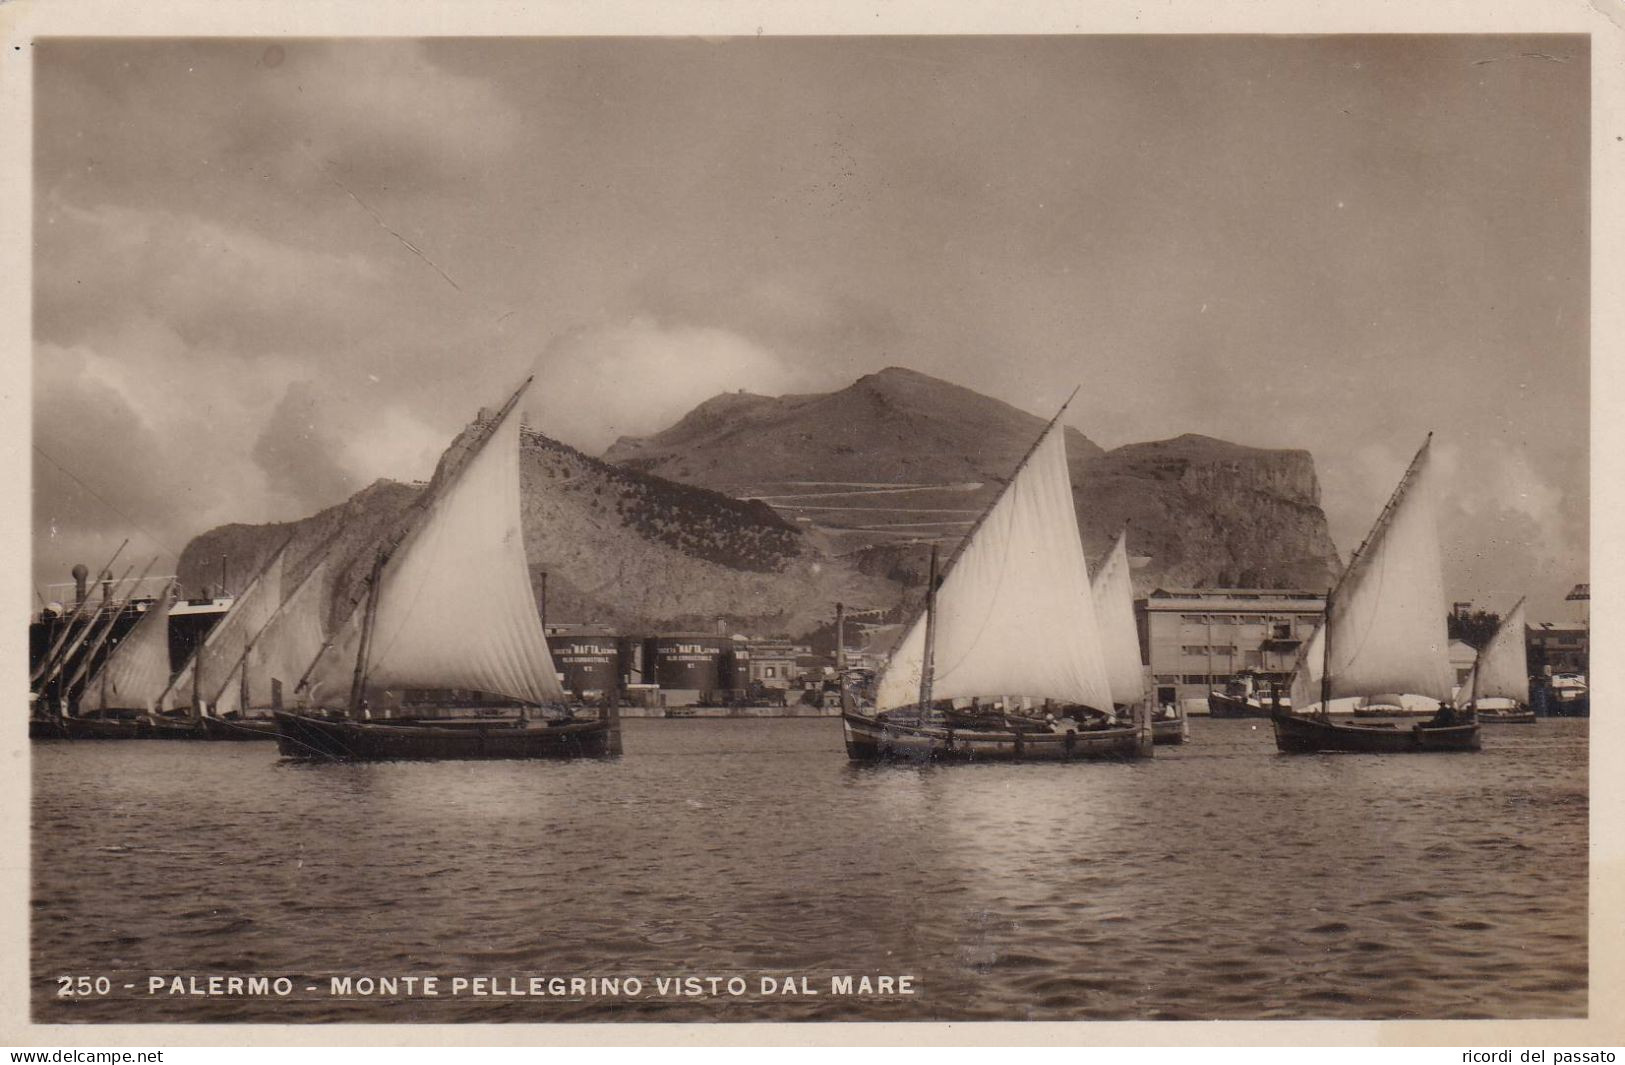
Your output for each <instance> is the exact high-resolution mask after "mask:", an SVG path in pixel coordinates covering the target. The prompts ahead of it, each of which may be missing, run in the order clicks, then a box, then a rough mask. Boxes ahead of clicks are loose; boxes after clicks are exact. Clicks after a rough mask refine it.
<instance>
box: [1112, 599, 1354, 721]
mask: <svg viewBox="0 0 1625 1065" xmlns="http://www.w3.org/2000/svg"><path fill="white" fill-rule="evenodd" d="M1325 609H1326V593H1325V592H1316V591H1308V590H1303V589H1291V588H1158V589H1156V590H1155V591H1153V592H1151V594H1150V595H1148V596H1146V597H1145V598H1144V599H1139V600H1136V601H1135V604H1134V613H1135V619H1136V621H1137V622H1138V623H1139V627H1140V648H1141V654H1142V656H1143V657H1144V660H1145V664H1146V668H1147V671H1148V672H1149V674H1150V676H1151V683H1152V685H1153V690H1154V691H1155V694H1156V698H1157V702H1158V703H1159V704H1167V703H1175V702H1180V703H1183V702H1188V703H1189V704H1190V705H1189V707H1188V709H1189V710H1191V711H1195V712H1197V713H1202V712H1205V711H1206V708H1207V695H1208V692H1210V691H1212V690H1214V689H1216V688H1217V689H1223V687H1224V685H1225V684H1226V683H1228V682H1229V681H1230V680H1232V679H1234V678H1235V676H1236V675H1237V674H1238V673H1241V672H1243V671H1247V672H1251V673H1252V674H1254V675H1255V676H1257V677H1258V678H1259V681H1260V682H1261V683H1262V684H1265V685H1267V684H1268V683H1269V682H1271V681H1275V682H1277V683H1279V684H1280V685H1281V686H1282V688H1283V690H1284V689H1285V688H1286V687H1287V686H1289V685H1290V684H1291V680H1292V667H1293V664H1294V663H1295V662H1296V661H1297V656H1298V649H1299V648H1300V647H1301V646H1302V645H1303V643H1304V641H1306V640H1308V639H1309V636H1310V635H1311V634H1312V633H1313V632H1314V631H1315V626H1316V625H1318V624H1319V623H1320V618H1321V614H1322V613H1324V611H1325Z"/></svg>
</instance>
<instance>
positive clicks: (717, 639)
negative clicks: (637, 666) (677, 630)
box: [646, 634, 733, 706]
mask: <svg viewBox="0 0 1625 1065" xmlns="http://www.w3.org/2000/svg"><path fill="white" fill-rule="evenodd" d="M649 644H650V645H651V650H652V653H649V652H646V656H647V657H648V658H652V659H653V660H654V676H655V681H656V683H658V684H659V685H660V691H661V693H662V694H663V695H664V696H665V697H666V704H667V705H668V706H685V705H692V704H694V703H699V702H711V701H714V700H715V699H716V698H717V693H718V692H720V691H721V689H722V687H723V663H724V659H725V658H726V657H727V656H728V655H729V654H730V653H731V652H732V650H733V641H732V640H730V639H728V638H727V637H726V636H711V635H705V634H695V635H691V636H656V637H653V638H652V639H651V640H650V641H649Z"/></svg>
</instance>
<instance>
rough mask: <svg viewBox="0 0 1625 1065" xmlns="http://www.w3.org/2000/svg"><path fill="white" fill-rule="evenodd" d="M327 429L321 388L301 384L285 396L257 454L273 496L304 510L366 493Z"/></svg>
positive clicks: (258, 443)
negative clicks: (320, 401) (359, 491)
mask: <svg viewBox="0 0 1625 1065" xmlns="http://www.w3.org/2000/svg"><path fill="white" fill-rule="evenodd" d="M321 423H322V411H321V409H320V407H319V405H318V403H317V399H316V389H315V387H314V386H313V385H311V384H310V383H309V382H305V381H297V382H295V383H293V384H291V385H289V386H288V389H287V391H286V392H284V393H283V394H282V400H281V402H279V403H278V404H277V405H276V409H275V410H273V411H272V412H271V418H270V421H268V422H266V424H265V428H264V429H262V430H261V431H260V435H259V439H258V440H256V441H255V443H254V450H253V452H252V453H251V454H252V456H253V458H254V461H255V462H256V463H258V464H259V467H260V469H261V470H263V471H264V472H265V479H266V484H267V486H268V487H269V488H270V489H271V491H273V492H276V493H279V494H280V495H281V496H282V497H283V498H285V499H287V500H289V501H290V502H291V503H292V504H293V505H294V506H296V507H298V508H301V509H308V510H317V509H320V508H322V507H326V506H332V505H333V504H334V503H340V502H343V501H344V500H345V499H347V498H348V497H349V496H350V494H351V493H352V492H354V491H355V490H356V489H357V488H359V487H361V486H360V484H359V483H358V482H357V480H356V478H355V477H353V476H352V475H351V473H350V471H349V470H347V469H345V467H344V465H343V463H342V461H341V457H340V456H341V445H340V444H339V442H338V441H337V440H336V439H335V438H334V436H333V434H332V433H331V432H329V431H328V430H327V429H326V428H325V427H324V426H323V425H322V424H321Z"/></svg>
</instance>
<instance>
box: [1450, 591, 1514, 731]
mask: <svg viewBox="0 0 1625 1065" xmlns="http://www.w3.org/2000/svg"><path fill="white" fill-rule="evenodd" d="M1527 639H1528V634H1527V632H1526V631H1525V622H1524V612H1523V600H1522V599H1520V600H1518V603H1517V605H1516V606H1514V607H1513V608H1512V609H1511V611H1509V612H1508V613H1507V616H1506V617H1504V618H1502V619H1501V624H1500V625H1498V626H1497V627H1496V629H1495V635H1494V636H1491V637H1490V642H1489V643H1487V644H1485V645H1484V649H1483V650H1482V651H1480V652H1478V659H1477V661H1475V662H1474V663H1473V668H1472V669H1471V670H1470V671H1469V672H1468V674H1467V679H1466V680H1464V681H1462V683H1461V689H1460V691H1459V692H1458V693H1457V695H1456V705H1458V706H1463V705H1465V704H1466V703H1467V702H1468V701H1469V700H1479V699H1511V700H1512V701H1514V702H1517V703H1521V704H1523V705H1524V706H1528V705H1529V662H1528V658H1527V651H1526V649H1525V641H1526V640H1527Z"/></svg>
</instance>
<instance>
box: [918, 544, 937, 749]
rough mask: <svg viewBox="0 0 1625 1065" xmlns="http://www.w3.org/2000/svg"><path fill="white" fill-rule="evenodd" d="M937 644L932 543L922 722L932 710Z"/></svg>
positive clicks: (934, 547)
mask: <svg viewBox="0 0 1625 1065" xmlns="http://www.w3.org/2000/svg"><path fill="white" fill-rule="evenodd" d="M936 644H937V545H936V544H932V545H931V577H930V580H928V581H927V582H926V585H925V656H924V658H922V659H921V663H920V723H921V724H922V725H923V724H924V723H925V715H926V714H928V713H930V711H931V680H932V677H931V672H932V669H933V668H934V667H935V665H936V662H935V659H936V650H937V648H936Z"/></svg>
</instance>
